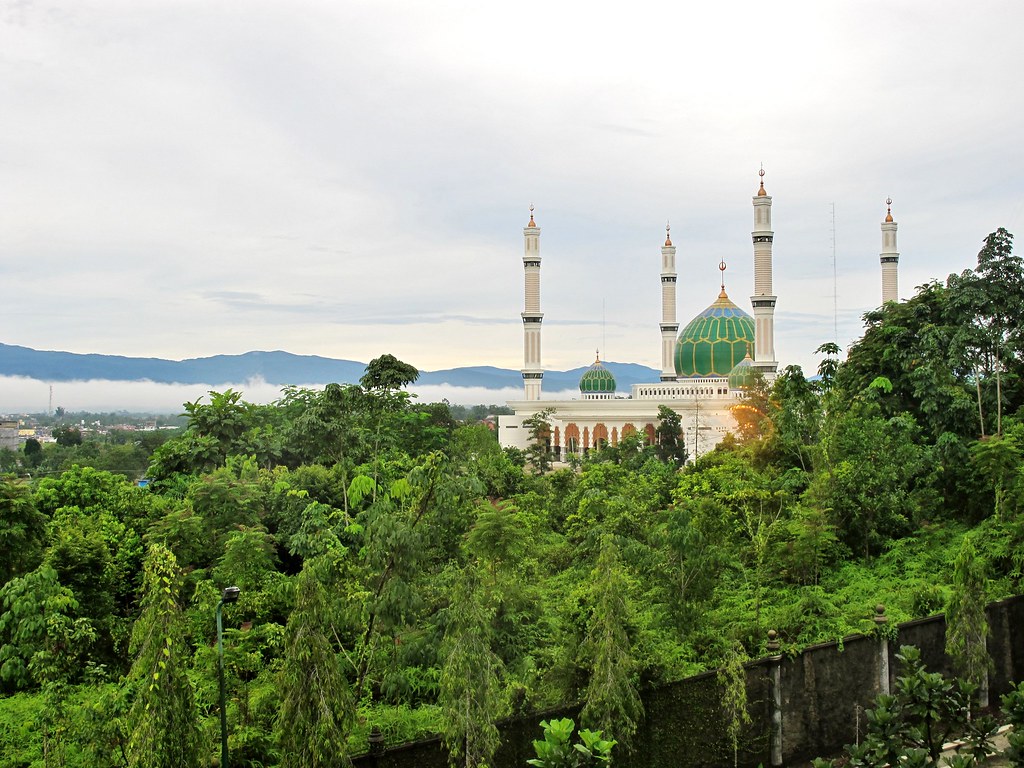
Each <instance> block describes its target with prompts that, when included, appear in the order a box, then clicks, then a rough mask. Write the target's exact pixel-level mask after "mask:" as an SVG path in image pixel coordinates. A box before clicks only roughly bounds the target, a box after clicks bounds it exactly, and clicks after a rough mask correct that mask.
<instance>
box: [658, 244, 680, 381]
mask: <svg viewBox="0 0 1024 768" xmlns="http://www.w3.org/2000/svg"><path fill="white" fill-rule="evenodd" d="M678 331H679V324H678V323H677V322H676V247H675V246H674V245H672V227H671V226H669V225H668V224H665V245H663V246H662V248H661V380H662V381H675V380H676V365H675V350H676V333H678Z"/></svg>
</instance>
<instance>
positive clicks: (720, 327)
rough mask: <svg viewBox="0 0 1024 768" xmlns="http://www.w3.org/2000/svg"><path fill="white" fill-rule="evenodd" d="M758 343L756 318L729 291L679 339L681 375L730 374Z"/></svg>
mask: <svg viewBox="0 0 1024 768" xmlns="http://www.w3.org/2000/svg"><path fill="white" fill-rule="evenodd" d="M753 343H754V319H753V318H752V317H751V316H750V315H748V314H747V313H746V312H744V311H743V310H742V309H740V308H739V307H738V306H736V305H735V304H734V303H733V302H732V300H731V299H730V298H729V296H728V295H727V294H726V292H725V288H724V286H723V288H722V292H721V293H720V294H719V295H718V299H717V300H716V301H715V303H714V304H712V305H711V306H709V307H708V308H707V309H705V310H704V311H703V312H701V313H700V314H699V315H697V316H696V317H695V318H693V320H691V321H690V322H689V324H687V326H686V327H685V328H683V330H682V332H681V333H680V334H679V338H678V339H676V351H675V366H676V375H677V376H722V377H723V378H724V377H726V376H728V375H729V374H730V373H731V372H732V370H733V368H735V367H736V364H737V363H739V362H740V361H741V360H742V359H743V357H744V356H745V355H746V354H747V350H748V348H749V346H750V345H752V344H753Z"/></svg>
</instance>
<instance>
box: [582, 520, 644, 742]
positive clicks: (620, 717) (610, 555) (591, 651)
mask: <svg viewBox="0 0 1024 768" xmlns="http://www.w3.org/2000/svg"><path fill="white" fill-rule="evenodd" d="M591 583H592V584H593V592H592V595H593V609H592V611H591V615H590V620H589V621H588V632H587V639H586V642H585V645H584V650H585V652H586V653H587V655H588V656H589V658H590V664H589V667H590V679H589V682H588V683H587V690H586V693H585V694H584V706H583V711H582V713H581V718H582V720H583V722H585V723H588V724H591V725H593V726H595V727H596V728H597V730H599V731H601V732H604V733H608V732H609V731H611V730H614V731H615V733H616V734H617V735H618V736H619V738H618V741H619V742H620V743H622V744H623V745H625V747H626V748H627V749H628V748H629V744H630V743H631V741H632V738H633V735H634V734H635V733H636V729H637V727H638V725H639V723H640V721H641V720H642V719H643V716H644V708H643V703H642V702H641V701H640V694H639V693H638V692H637V689H636V685H635V684H634V682H633V673H634V669H635V661H634V659H633V656H632V651H631V647H630V641H629V633H628V629H627V628H628V619H629V617H628V609H627V606H626V593H627V591H628V585H627V582H626V575H625V572H624V571H623V567H622V564H621V563H620V562H619V550H618V547H617V546H616V544H615V539H614V538H613V537H612V536H610V535H608V534H606V535H604V536H602V537H601V553H600V555H599V556H598V559H597V565H596V566H595V568H594V570H593V572H592V573H591Z"/></svg>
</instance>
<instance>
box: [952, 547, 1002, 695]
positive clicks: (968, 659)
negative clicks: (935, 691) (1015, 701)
mask: <svg viewBox="0 0 1024 768" xmlns="http://www.w3.org/2000/svg"><path fill="white" fill-rule="evenodd" d="M985 582H986V576H985V565H984V562H983V561H982V559H981V558H980V557H978V554H977V552H976V551H975V549H974V542H973V541H971V537H970V536H967V537H965V538H964V541H963V544H961V546H960V551H959V552H958V553H957V555H956V559H955V560H954V561H953V592H952V595H951V596H950V600H949V604H948V605H947V606H946V653H947V654H948V655H949V657H950V658H951V659H953V668H954V670H955V671H956V673H957V676H958V677H959V678H960V679H961V680H967V681H968V682H970V683H972V684H974V685H976V686H978V691H979V694H980V695H979V699H980V704H981V706H983V707H985V706H988V668H989V666H990V665H991V661H990V660H989V655H988V649H987V648H986V647H985V638H987V637H988V618H987V617H986V616H985Z"/></svg>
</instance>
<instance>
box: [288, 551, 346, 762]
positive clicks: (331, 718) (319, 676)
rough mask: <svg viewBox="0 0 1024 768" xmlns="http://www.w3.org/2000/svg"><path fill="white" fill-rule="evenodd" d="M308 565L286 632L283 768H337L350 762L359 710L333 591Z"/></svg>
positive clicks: (314, 565)
mask: <svg viewBox="0 0 1024 768" xmlns="http://www.w3.org/2000/svg"><path fill="white" fill-rule="evenodd" d="M323 567H326V560H324V561H323V562H320V561H311V562H310V563H307V565H306V567H305V568H303V570H302V572H301V573H300V574H299V578H298V584H297V587H296V600H295V609H294V610H293V611H292V615H291V616H290V617H289V619H288V626H287V628H286V629H285V641H284V642H285V652H284V663H283V665H282V668H281V674H280V690H281V700H282V701H281V714H280V718H279V720H278V726H279V730H280V735H281V765H282V766H283V768H335V766H341V765H347V764H348V751H347V741H348V735H349V732H350V731H351V730H352V726H353V725H354V724H355V706H354V704H353V701H352V695H351V692H350V689H349V685H348V680H347V679H346V678H345V675H344V673H343V670H342V667H341V663H340V660H339V657H338V654H337V652H336V650H335V648H334V647H333V645H332V642H331V637H333V636H334V630H333V628H332V622H331V619H330V612H329V611H330V608H329V602H328V598H327V592H326V590H325V589H324V585H323V583H322V581H321V577H320V574H319V573H318V572H317V571H318V569H320V568H323Z"/></svg>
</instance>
